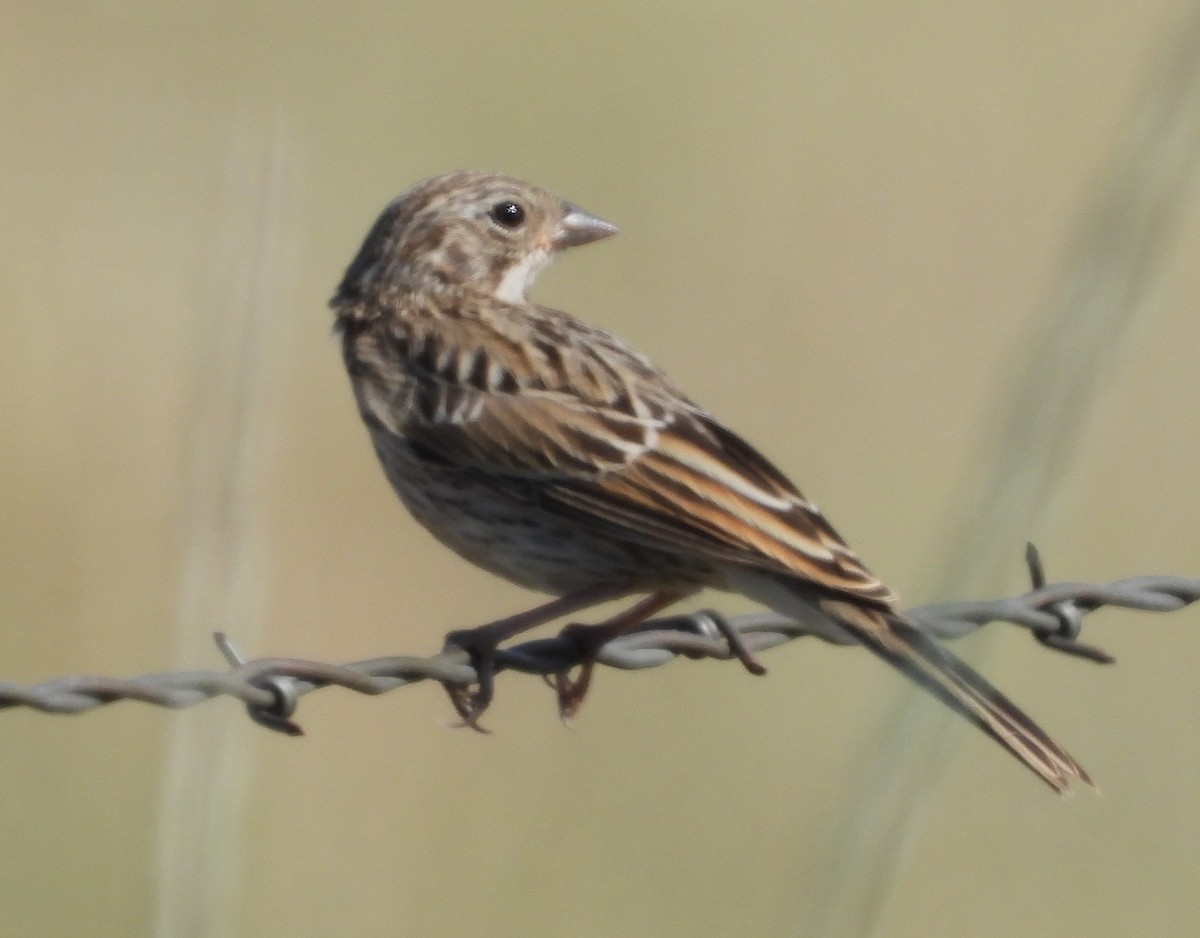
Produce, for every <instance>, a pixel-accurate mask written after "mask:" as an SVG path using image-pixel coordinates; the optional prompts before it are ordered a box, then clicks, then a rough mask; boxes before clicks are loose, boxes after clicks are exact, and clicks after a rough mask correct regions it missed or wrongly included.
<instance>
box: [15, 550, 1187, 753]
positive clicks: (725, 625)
mask: <svg viewBox="0 0 1200 938" xmlns="http://www.w3.org/2000/svg"><path fill="white" fill-rule="evenodd" d="M1026 562H1027V563H1028V565H1029V571H1030V576H1031V579H1032V580H1033V587H1034V588H1033V589H1032V590H1031V591H1030V592H1028V593H1025V594H1023V595H1021V596H1013V597H1009V598H1005V599H993V600H980V601H974V602H957V603H939V604H934V605H928V606H920V607H917V608H914V609H910V610H907V611H906V613H905V615H907V616H908V617H909V618H911V619H912V620H913V621H914V622H915V623H916V624H917V625H918V626H919V627H920V628H922V629H924V630H925V631H926V632H928V633H929V634H930V635H933V636H935V637H937V638H942V639H956V638H961V637H963V636H964V635H967V634H969V633H971V632H974V631H975V630H976V629H979V628H981V627H982V626H984V625H987V624H989V623H992V622H1008V623H1010V624H1013V625H1017V626H1021V627H1022V628H1025V629H1028V630H1029V631H1030V633H1031V634H1032V635H1033V636H1034V638H1036V639H1037V640H1038V641H1039V642H1041V643H1042V644H1043V645H1045V646H1047V647H1049V648H1052V649H1054V650H1056V651H1060V652H1063V653H1065V654H1070V655H1075V656H1077V657H1081V658H1086V659H1088V660H1090V661H1095V662H1099V663H1102V664H1107V663H1111V662H1112V661H1113V660H1114V659H1113V658H1112V657H1111V656H1110V655H1109V654H1108V653H1107V652H1105V651H1103V650H1101V649H1099V648H1096V647H1094V646H1092V645H1085V644H1083V643H1082V642H1080V641H1079V634H1080V631H1081V629H1082V624H1083V619H1084V617H1085V616H1086V615H1087V614H1088V613H1090V612H1094V611H1095V610H1097V609H1100V608H1103V607H1104V606H1116V607H1119V608H1124V609H1138V610H1142V611H1144V612H1174V611H1175V610H1177V609H1182V608H1183V607H1185V606H1188V605H1190V604H1191V603H1194V602H1196V601H1197V600H1198V599H1200V580H1193V579H1187V578H1184V577H1173V576H1135V577H1129V578H1127V579H1123V580H1115V581H1113V582H1112V583H1107V584H1091V583H1068V582H1063V583H1053V584H1046V583H1045V578H1044V575H1043V572H1042V566H1041V561H1040V559H1039V557H1038V554H1037V551H1036V550H1035V549H1034V548H1033V545H1030V546H1029V548H1028V551H1027V554H1026ZM724 629H732V630H733V631H735V632H736V633H737V634H738V635H739V636H741V638H742V640H743V642H744V643H745V645H746V647H747V648H748V649H749V650H750V651H751V652H759V651H766V650H769V649H771V648H774V647H776V646H777V645H782V644H784V643H785V642H790V641H793V640H795V639H797V638H803V637H805V636H808V635H813V634H815V633H814V632H813V631H812V627H811V626H809V625H805V624H804V623H802V622H798V621H794V620H791V619H787V618H785V617H783V616H780V615H777V614H775V613H748V614H746V615H740V616H735V617H733V618H728V619H726V618H724V617H723V616H721V614H720V613H717V612H714V611H712V610H707V609H706V610H701V611H698V612H693V613H688V614H685V615H675V616H666V617H662V618H658V619H654V620H651V621H649V622H646V623H645V624H643V625H642V626H640V627H639V628H637V629H635V630H633V631H631V632H629V633H628V634H626V635H623V636H621V637H620V638H617V639H614V640H613V641H611V642H609V643H608V644H607V645H605V647H604V648H603V649H602V650H601V652H600V656H599V663H600V664H602V665H606V666H608V667H610V668H619V669H623V670H637V669H642V668H656V667H660V666H662V665H664V664H666V663H667V662H669V661H671V660H673V659H675V658H677V657H680V656H682V657H687V658H716V659H728V658H731V657H733V655H732V654H731V652H730V649H729V644H728V642H727V641H726V640H725V638H724V637H723V635H722V631H723V630H724ZM820 637H821V638H822V639H824V640H825V641H830V638H829V637H828V635H827V634H825V633H821V635H820ZM214 639H215V641H216V643H217V647H218V649H219V650H220V651H221V653H222V655H223V656H224V657H225V659H226V661H227V663H228V664H229V668H228V670H225V671H173V672H166V673H161V674H144V675H140V676H138V677H131V678H112V677H90V676H84V675H80V676H75V677H66V678H58V679H56V680H50V681H45V682H43V683H40V684H30V685H22V684H15V683H12V682H7V681H0V709H8V708H11V707H26V708H30V709H33V710H39V711H42V712H44V713H58V714H76V713H85V712H87V711H90V710H95V709H96V708H98V707H102V706H104V705H105V704H110V703H113V702H115V701H118V700H137V701H141V702H142V703H148V704H154V705H156V706H159V707H169V708H172V709H183V708H186V707H192V706H195V705H196V704H199V703H202V702H204V701H206V700H211V699H212V698H214V697H222V696H225V697H234V698H236V699H238V700H240V701H241V702H242V703H243V704H245V706H246V710H247V712H248V713H249V715H250V717H251V719H253V720H254V721H255V722H257V723H259V724H261V725H263V726H266V727H268V728H269V729H273V730H277V731H279V732H283V733H286V734H288V735H293V736H298V735H302V734H303V730H302V729H301V728H300V726H299V725H298V724H297V723H296V722H295V721H294V720H293V719H292V717H293V716H294V714H295V711H296V706H297V704H298V703H299V700H300V698H301V697H303V696H304V695H306V694H309V693H311V692H312V691H315V690H320V689H321V688H323V687H342V688H345V689H346V690H350V691H354V692H355V693H359V694H368V695H377V694H384V693H387V692H388V691H392V690H396V689H397V688H400V687H407V686H409V685H411V684H415V683H419V682H421V681H427V680H432V681H437V682H439V683H441V684H444V685H448V686H467V685H471V684H473V683H475V680H476V673H475V669H474V668H473V667H472V666H471V665H470V664H469V662H468V656H467V653H466V652H464V651H460V650H458V649H449V650H446V651H443V652H442V653H440V654H436V655H431V656H429V657H416V656H388V657H382V658H369V659H366V660H364V661H352V662H349V663H346V664H331V663H327V662H322V661H308V660H305V659H301V658H258V659H255V660H252V661H245V660H243V659H242V658H241V656H240V655H239V654H238V652H237V650H236V649H235V648H234V646H233V644H232V643H231V642H230V641H229V639H228V638H227V637H226V636H225V634H224V633H221V632H218V633H216V634H215V635H214ZM849 643H850V642H849V640H847V644H849ZM582 654H583V651H582V649H581V648H580V647H579V644H578V643H577V642H575V641H572V640H571V639H570V638H564V637H561V636H560V637H554V638H539V639H532V640H530V641H525V642H521V643H519V644H517V645H513V646H510V647H508V648H503V649H500V650H499V651H498V652H497V656H496V670H497V671H500V670H510V671H520V672H523V673H526V674H540V675H544V676H549V675H553V674H558V673H560V672H563V671H566V670H569V669H570V668H572V667H574V666H576V665H578V664H580V663H581V657H582Z"/></svg>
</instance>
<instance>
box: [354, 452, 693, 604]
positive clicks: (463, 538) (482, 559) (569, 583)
mask: <svg viewBox="0 0 1200 938" xmlns="http://www.w3.org/2000/svg"><path fill="white" fill-rule="evenodd" d="M397 442H398V441H395V438H392V440H391V441H388V442H387V443H385V446H386V447H387V453H386V457H385V454H384V453H383V452H380V459H381V462H382V463H383V466H384V469H385V471H386V473H387V476H388V480H389V481H390V482H391V483H392V487H393V488H394V489H395V490H396V494H397V495H399V496H400V499H401V501H403V502H404V505H405V507H407V508H408V510H409V512H410V513H411V514H412V516H413V517H414V518H416V520H417V521H419V522H420V523H421V524H422V525H423V526H424V527H425V528H426V529H427V530H428V531H429V532H430V533H432V534H433V535H434V537H436V538H437V539H438V540H439V541H441V542H442V543H443V544H445V545H446V546H447V547H449V548H450V549H451V550H453V551H454V552H455V553H457V554H459V556H461V557H463V558H464V559H466V560H469V561H470V562H471V563H473V564H475V565H476V566H478V567H481V568H483V569H484V570H487V571H488V572H490V573H493V574H495V575H497V576H501V577H504V578H505V579H506V580H510V581H512V582H513V583H517V584H519V585H521V586H524V587H527V588H529V589H534V590H539V591H541V592H547V593H556V594H560V595H561V594H565V593H570V592H574V591H576V590H579V589H583V588H585V587H589V586H594V585H596V584H613V583H628V584H629V585H630V589H631V591H634V592H643V591H651V590H657V589H667V588H679V589H688V590H690V589H693V588H695V587H697V586H700V585H703V584H704V583H706V582H708V581H709V580H710V579H711V575H712V571H711V570H710V569H709V565H708V564H707V563H705V562H704V561H703V560H700V561H697V560H686V559H683V558H679V557H675V556H673V555H667V554H664V553H661V552H658V551H655V550H653V549H652V548H648V547H646V546H644V545H640V544H636V543H633V542H629V541H622V540H619V539H616V538H613V537H612V536H610V535H608V534H607V533H606V532H605V531H603V530H600V529H597V528H596V527H595V526H589V525H588V524H587V523H586V522H580V521H576V520H575V519H573V518H570V517H564V516H562V515H559V514H558V513H556V512H554V511H551V510H549V509H545V508H541V507H539V506H538V505H537V503H536V498H535V497H533V494H532V493H531V497H530V498H529V499H520V498H516V497H513V496H510V495H507V494H504V493H502V492H500V491H497V490H496V489H495V488H493V487H491V486H488V485H486V484H484V483H482V482H481V481H479V479H478V477H477V476H476V475H475V474H474V473H473V472H469V471H463V470H454V469H447V470H441V469H437V468H436V467H433V468H431V467H429V466H428V465H427V464H425V463H424V462H422V461H418V460H416V459H415V458H414V457H413V456H412V455H411V453H407V452H405V453H398V452H397V450H398V449H400V448H401V446H402V444H401V446H397V445H396V443H397ZM379 443H380V441H377V442H376V448H377V450H379V449H380V446H379ZM404 448H405V449H407V448H406V447H404Z"/></svg>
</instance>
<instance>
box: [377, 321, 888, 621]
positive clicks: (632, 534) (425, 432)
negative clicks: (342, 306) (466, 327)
mask: <svg viewBox="0 0 1200 938" xmlns="http://www.w3.org/2000/svg"><path fill="white" fill-rule="evenodd" d="M584 328H586V327H584ZM565 338H566V339H567V341H562V342H558V343H554V344H553V347H552V348H551V347H546V348H544V349H543V351H544V353H545V354H544V355H543V357H541V358H538V359H537V360H536V361H534V360H532V359H530V358H528V357H527V356H529V355H531V354H532V351H533V346H532V345H530V344H529V343H517V344H515V345H512V346H506V345H504V344H503V343H498V342H496V341H495V340H494V337H493V338H492V340H490V341H485V342H480V343H470V342H463V341H462V336H461V335H460V336H457V337H456V341H453V342H448V343H444V344H443V343H439V342H437V341H436V340H435V338H434V337H432V336H425V337H423V338H422V339H421V345H422V347H421V349H420V352H421V354H420V356H419V361H418V360H417V359H416V358H414V357H413V356H412V355H411V354H410V355H409V358H408V362H407V368H408V374H409V377H408V378H407V379H406V380H404V381H402V382H401V383H400V385H399V386H397V387H394V388H391V389H390V390H389V391H388V392H387V393H386V394H384V395H383V396H382V397H381V398H380V399H379V400H378V401H377V404H372V403H371V395H368V396H367V397H366V399H365V400H364V403H365V404H366V405H367V407H368V408H369V409H370V410H371V411H372V412H373V413H374V416H375V417H376V419H378V420H379V422H381V423H382V424H384V425H385V426H387V425H388V424H389V421H392V420H394V419H395V418H394V415H395V414H396V413H398V412H402V413H407V414H409V415H410V416H409V419H408V420H407V421H406V422H405V425H404V426H403V427H392V428H390V429H393V431H394V432H397V433H398V434H400V435H402V436H404V438H405V439H406V440H407V442H408V443H409V444H410V446H412V447H413V448H414V449H415V451H416V452H418V453H419V454H421V455H422V456H424V457H425V458H427V459H430V460H435V461H437V462H439V463H440V464H442V465H443V466H446V467H452V468H455V469H459V470H462V471H464V472H471V473H473V474H474V475H475V476H476V477H477V478H479V479H481V480H483V481H484V482H486V483H487V484H489V485H491V486H493V487H495V488H497V489H503V490H505V491H506V492H508V493H510V494H512V495H513V496H514V497H521V498H526V499H529V500H530V501H531V502H536V503H537V504H538V505H540V506H542V507H544V508H553V509H555V510H558V511H561V512H562V513H564V514H566V515H569V516H572V517H574V518H576V519H579V520H581V521H583V522H586V523H588V524H594V525H596V526H598V527H600V528H602V529H604V530H606V531H607V532H610V533H611V535H612V536H613V537H617V538H624V539H629V540H634V541H637V542H639V543H643V544H646V545H648V546H652V547H655V548H659V549H664V550H669V551H693V552H697V553H699V554H701V555H704V556H708V557H711V558H712V559H714V560H720V561H724V562H728V563H735V564H741V565H745V566H749V567H755V568H760V569H765V570H772V571H777V572H780V573H785V574H791V575H795V576H800V577H803V578H804V579H806V580H809V581H811V582H812V583H813V584H814V585H816V586H818V587H821V588H824V589H827V590H830V591H833V592H835V593H837V594H840V595H843V596H850V597H855V598H860V599H866V600H870V601H872V602H878V603H881V604H886V603H890V602H891V601H892V600H893V598H894V597H893V595H892V593H891V591H890V590H888V589H887V587H885V586H884V585H883V584H882V583H881V582H880V581H879V580H878V579H877V578H876V577H875V576H874V575H873V574H871V573H870V572H869V571H868V570H867V569H866V567H865V566H863V564H862V563H861V561H859V559H858V557H857V556H856V555H855V554H854V552H853V551H851V550H850V548H849V547H847V546H846V544H845V543H844V542H843V540H842V539H841V537H839V536H838V534H837V532H836V531H835V530H834V529H833V527H832V526H831V525H830V524H829V523H828V522H827V521H826V520H825V518H824V517H823V516H822V514H821V513H820V512H819V511H818V510H817V508H816V507H815V506H814V505H813V504H812V503H811V502H809V501H808V500H807V499H805V498H804V496H803V495H801V494H800V492H799V491H798V490H797V489H796V487H795V486H794V485H793V484H792V483H791V482H790V481H789V480H788V479H787V477H786V476H784V475H783V473H782V472H780V471H779V470H778V469H776V468H775V467H774V466H773V465H772V464H771V463H770V462H768V461H767V459H766V458H765V457H763V456H762V455H761V454H759V453H758V451H757V450H755V449H754V448H753V447H752V446H750V445H749V444H748V443H746V442H745V441H743V440H742V439H741V438H740V437H738V436H737V435H735V434H734V433H733V432H731V431H730V430H728V429H726V428H725V427H723V426H722V425H721V424H719V423H718V422H717V421H716V420H714V419H713V418H711V417H709V416H708V415H707V414H705V413H704V412H703V411H701V410H700V409H699V408H697V407H696V406H695V405H693V404H691V403H690V402H689V401H687V400H686V398H684V397H683V396H682V395H681V394H679V393H678V392H677V391H676V390H675V388H674V386H673V385H672V384H671V383H670V381H669V380H668V379H667V378H666V377H665V376H663V375H662V374H661V373H659V372H658V371H657V370H656V369H654V368H653V366H651V365H650V364H649V362H647V361H646V360H645V359H644V358H642V357H641V356H639V355H637V354H636V353H634V352H632V351H630V350H628V349H627V348H626V347H625V346H623V345H622V344H620V343H619V342H618V341H617V340H615V339H613V338H612V337H611V336H608V335H607V334H605V333H599V332H596V333H589V334H588V341H576V340H575V338H576V337H574V336H568V337H565ZM409 341H410V344H411V339H410V340H409ZM408 351H409V352H411V348H409V349H408ZM398 398H404V400H398ZM398 405H399V406H398Z"/></svg>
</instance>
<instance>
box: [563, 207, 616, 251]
mask: <svg viewBox="0 0 1200 938" xmlns="http://www.w3.org/2000/svg"><path fill="white" fill-rule="evenodd" d="M617 230H618V229H617V226H616V225H614V224H613V223H612V222H610V221H605V220H604V219H603V218H600V217H598V216H596V215H593V214H592V213H591V212H585V211H584V210H583V209H581V208H580V207H579V206H578V205H572V204H571V203H570V202H568V203H567V204H566V213H565V214H564V215H563V219H562V221H561V222H559V225H558V231H557V232H555V234H554V241H553V242H552V245H553V247H554V250H556V251H562V250H564V249H565V248H574V247H579V245H581V244H591V243H592V242H593V241H599V240H600V239H601V238H608V237H611V236H612V235H615V234H616V233H617Z"/></svg>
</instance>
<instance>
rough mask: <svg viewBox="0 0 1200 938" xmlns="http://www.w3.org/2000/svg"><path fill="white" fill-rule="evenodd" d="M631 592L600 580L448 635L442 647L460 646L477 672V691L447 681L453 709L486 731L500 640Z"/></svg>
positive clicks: (502, 640) (476, 728) (467, 723)
mask: <svg viewBox="0 0 1200 938" xmlns="http://www.w3.org/2000/svg"><path fill="white" fill-rule="evenodd" d="M628 593H629V588H628V587H627V586H621V585H611V584H598V585H596V586H589V587H587V588H585V589H581V590H576V591H575V592H574V593H568V594H567V595H565V596H560V597H558V599H552V600H550V602H548V603H543V604H542V605H540V606H536V607H534V608H533V609H530V610H528V611H526V612H521V613H518V614H517V615H515V616H509V617H507V618H505V619H497V620H496V621H495V622H489V623H488V624H487V625H481V626H478V627H477V628H473V629H462V630H460V631H457V632H450V633H449V634H448V635H447V636H446V640H445V644H444V646H443V650H449V649H452V648H461V649H462V650H463V651H465V652H466V653H467V654H468V655H469V656H470V659H471V666H472V667H474V668H475V674H476V686H475V690H474V691H469V690H468V688H466V687H463V686H461V685H457V684H453V685H452V684H447V685H444V686H445V688H446V693H447V694H449V696H450V702H451V703H452V704H454V709H455V710H456V711H458V715H459V716H460V717H462V719H463V722H464V723H465V724H466V725H467V726H469V727H471V728H472V729H475V730H478V731H479V732H481V733H482V732H486V730H484V728H483V727H482V726H480V725H479V717H480V716H482V715H483V712H484V711H485V710H487V708H488V706H489V705H490V704H491V702H492V697H493V695H494V693H495V676H496V649H497V648H499V646H500V643H501V642H504V641H507V640H508V639H510V638H512V637H513V636H516V635H520V634H521V633H522V632H526V631H528V630H529V629H532V628H536V627H537V626H539V625H542V624H544V623H546V622H550V621H552V620H554V619H557V618H559V617H561V616H565V615H570V614H571V613H572V612H577V611H578V610H580V609H586V608H587V607H589V606H595V605H596V604H597V603H602V602H605V601H607V600H610V599H617V598H619V597H621V596H625V595H627V594H628ZM635 608H636V607H635ZM635 624H636V623H635ZM630 627H631V628H632V626H630Z"/></svg>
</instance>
